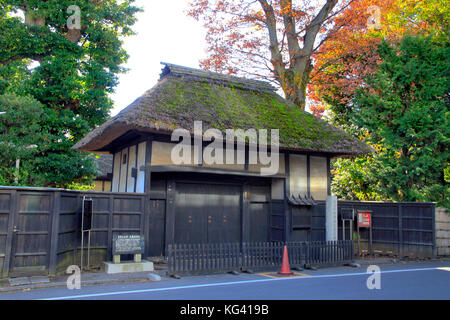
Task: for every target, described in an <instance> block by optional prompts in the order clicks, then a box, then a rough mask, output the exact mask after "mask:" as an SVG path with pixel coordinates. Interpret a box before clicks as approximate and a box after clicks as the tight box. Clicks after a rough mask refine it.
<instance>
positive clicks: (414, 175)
mask: <svg viewBox="0 0 450 320" xmlns="http://www.w3.org/2000/svg"><path fill="white" fill-rule="evenodd" d="M378 54H379V55H380V58H381V63H380V65H379V66H378V67H377V71H376V73H375V74H374V75H370V76H367V77H366V79H365V84H366V85H365V86H364V87H362V88H359V89H357V90H356V91H355V95H354V97H353V108H352V111H351V113H350V116H349V121H350V123H352V124H353V126H354V127H356V128H359V129H360V132H364V133H365V134H366V135H367V137H368V140H369V141H370V142H371V143H372V144H374V145H378V146H380V148H379V149H378V152H377V153H376V155H375V157H370V158H369V159H367V158H366V159H356V160H355V161H353V162H351V163H350V167H351V169H352V170H353V171H356V175H355V174H354V172H353V173H352V172H351V170H348V168H347V169H345V168H344V169H343V171H346V172H347V173H349V174H350V175H352V174H353V177H352V179H350V180H351V182H352V183H355V181H356V182H358V181H359V183H356V184H359V185H364V181H368V180H371V181H376V182H377V183H376V185H375V184H372V186H371V187H372V189H373V190H374V189H376V191H377V194H378V195H381V196H382V198H384V199H393V200H398V201H418V200H419V201H436V202H439V203H440V204H441V205H445V206H447V207H448V206H449V205H450V197H449V195H450V186H449V184H448V182H447V181H446V178H445V170H446V168H447V167H448V162H449V155H450V154H449V150H448V147H449V143H450V125H449V115H450V112H449V111H450V109H449V106H450V96H449V92H450V80H449V77H448V75H449V73H450V60H449V58H448V57H449V56H450V50H449V48H448V45H447V44H446V43H442V42H440V41H434V39H432V38H431V37H423V36H406V37H404V38H403V39H402V40H401V41H400V42H399V43H398V44H389V43H387V42H385V41H384V42H383V43H382V44H381V45H380V46H379V49H378ZM346 161H348V160H340V162H339V163H338V164H337V166H336V165H335V169H337V170H341V171H342V167H343V166H346V164H345V162H346ZM355 163H356V164H358V165H360V167H361V168H362V169H361V168H358V167H355V166H354V164H355ZM347 166H348V164H347ZM358 172H359V174H361V173H362V174H364V176H362V177H358V176H357V175H358ZM339 175H340V176H341V177H342V176H343V175H342V172H340V173H339ZM340 182H341V183H344V184H345V181H343V180H341V181H340ZM352 189H353V190H355V188H352ZM342 190H343V189H342V188H341V189H340V191H342ZM340 191H339V190H338V192H340ZM343 196H345V195H343Z"/></svg>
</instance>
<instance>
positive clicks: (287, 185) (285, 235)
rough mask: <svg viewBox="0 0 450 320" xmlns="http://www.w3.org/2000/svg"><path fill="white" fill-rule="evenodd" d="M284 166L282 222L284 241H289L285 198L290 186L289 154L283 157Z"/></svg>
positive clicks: (287, 195) (288, 213)
mask: <svg viewBox="0 0 450 320" xmlns="http://www.w3.org/2000/svg"><path fill="white" fill-rule="evenodd" d="M284 162H285V164H284V166H285V169H284V170H285V175H286V179H284V212H285V220H284V230H283V233H284V237H283V240H284V241H289V239H290V234H291V233H290V230H291V223H290V222H291V210H290V207H289V203H288V201H287V198H288V197H289V196H290V195H291V186H290V170H291V169H290V162H289V153H286V155H285V157H284Z"/></svg>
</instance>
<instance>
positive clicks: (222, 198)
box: [206, 185, 241, 243]
mask: <svg viewBox="0 0 450 320" xmlns="http://www.w3.org/2000/svg"><path fill="white" fill-rule="evenodd" d="M206 187H207V189H208V190H209V193H208V194H207V196H206V197H207V200H206V214H207V216H208V217H207V218H208V230H207V233H208V242H209V243H224V242H240V241H241V206H240V193H241V187H239V186H223V185H208V186H206Z"/></svg>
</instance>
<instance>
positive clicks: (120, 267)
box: [103, 260, 155, 274]
mask: <svg viewBox="0 0 450 320" xmlns="http://www.w3.org/2000/svg"><path fill="white" fill-rule="evenodd" d="M103 268H104V269H105V272H106V273H108V274H113V273H131V272H146V271H154V270H155V269H154V267H153V262H150V261H146V260H142V261H141V262H123V263H112V262H103Z"/></svg>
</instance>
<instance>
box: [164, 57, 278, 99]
mask: <svg viewBox="0 0 450 320" xmlns="http://www.w3.org/2000/svg"><path fill="white" fill-rule="evenodd" d="M161 64H162V65H164V66H165V67H164V68H163V69H162V72H161V74H160V79H162V78H164V77H165V76H167V75H170V74H171V75H174V76H186V77H191V78H197V79H206V80H209V81H214V82H220V83H222V84H231V85H233V84H235V85H238V86H241V87H243V89H249V90H256V91H269V92H276V91H277V88H275V87H274V86H272V85H271V84H270V83H268V82H266V81H262V80H255V79H248V78H244V77H237V76H232V75H228V74H223V73H218V72H212V71H207V70H202V69H195V68H191V67H185V66H180V65H177V64H172V63H167V62H161Z"/></svg>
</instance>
